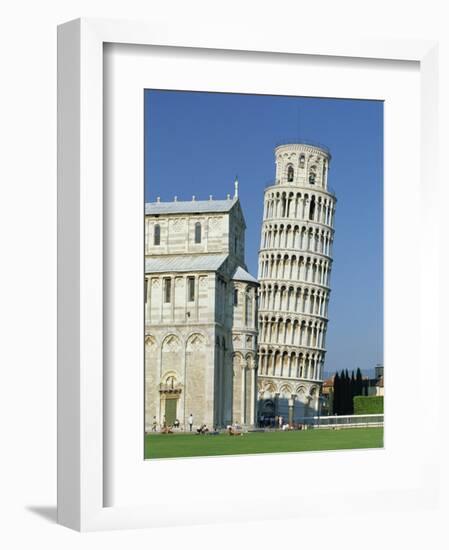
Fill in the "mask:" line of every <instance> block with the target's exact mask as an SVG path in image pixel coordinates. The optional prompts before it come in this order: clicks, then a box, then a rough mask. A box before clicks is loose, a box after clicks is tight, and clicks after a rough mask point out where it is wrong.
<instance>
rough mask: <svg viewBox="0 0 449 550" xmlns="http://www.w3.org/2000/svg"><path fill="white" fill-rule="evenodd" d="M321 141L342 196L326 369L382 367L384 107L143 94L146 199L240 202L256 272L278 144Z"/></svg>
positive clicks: (333, 183) (331, 183)
mask: <svg viewBox="0 0 449 550" xmlns="http://www.w3.org/2000/svg"><path fill="white" fill-rule="evenodd" d="M301 139H305V140H311V141H314V142H318V143H322V144H324V145H326V146H327V147H329V149H330V151H331V154H332V160H331V164H330V171H329V187H331V188H332V189H333V190H334V191H335V193H336V195H337V199H338V203H337V212H336V218H335V240H334V263H333V268H332V280H331V288H332V294H331V300H330V304H329V326H328V333H327V350H328V351H327V357H326V364H325V371H330V372H332V371H335V370H341V369H343V368H347V369H349V370H352V369H355V368H357V367H360V368H361V369H363V370H365V369H370V368H372V367H374V366H375V364H376V363H381V362H383V103H382V102H380V101H366V100H351V99H321V98H301V97H284V96H259V95H240V94H217V93H207V92H174V91H156V90H146V91H145V200H146V201H154V200H156V197H158V196H160V197H161V200H162V201H167V200H173V197H174V195H177V196H178V198H179V200H191V198H192V195H196V197H197V199H198V200H200V199H207V198H208V197H209V195H213V196H214V198H217V199H218V198H225V197H226V194H227V193H230V194H231V195H232V194H233V192H234V185H233V182H234V178H235V175H236V174H238V178H239V182H240V186H239V196H240V201H241V204H242V208H243V213H244V215H245V219H246V225H247V230H246V261H247V265H248V268H249V270H250V271H251V273H252V274H254V275H255V276H257V255H258V249H259V243H260V227H261V221H262V212H263V190H264V188H265V187H266V186H267V185H268V184H269V183H271V182H272V181H273V179H274V154H273V149H274V147H275V146H276V144H278V143H279V142H284V141H301Z"/></svg>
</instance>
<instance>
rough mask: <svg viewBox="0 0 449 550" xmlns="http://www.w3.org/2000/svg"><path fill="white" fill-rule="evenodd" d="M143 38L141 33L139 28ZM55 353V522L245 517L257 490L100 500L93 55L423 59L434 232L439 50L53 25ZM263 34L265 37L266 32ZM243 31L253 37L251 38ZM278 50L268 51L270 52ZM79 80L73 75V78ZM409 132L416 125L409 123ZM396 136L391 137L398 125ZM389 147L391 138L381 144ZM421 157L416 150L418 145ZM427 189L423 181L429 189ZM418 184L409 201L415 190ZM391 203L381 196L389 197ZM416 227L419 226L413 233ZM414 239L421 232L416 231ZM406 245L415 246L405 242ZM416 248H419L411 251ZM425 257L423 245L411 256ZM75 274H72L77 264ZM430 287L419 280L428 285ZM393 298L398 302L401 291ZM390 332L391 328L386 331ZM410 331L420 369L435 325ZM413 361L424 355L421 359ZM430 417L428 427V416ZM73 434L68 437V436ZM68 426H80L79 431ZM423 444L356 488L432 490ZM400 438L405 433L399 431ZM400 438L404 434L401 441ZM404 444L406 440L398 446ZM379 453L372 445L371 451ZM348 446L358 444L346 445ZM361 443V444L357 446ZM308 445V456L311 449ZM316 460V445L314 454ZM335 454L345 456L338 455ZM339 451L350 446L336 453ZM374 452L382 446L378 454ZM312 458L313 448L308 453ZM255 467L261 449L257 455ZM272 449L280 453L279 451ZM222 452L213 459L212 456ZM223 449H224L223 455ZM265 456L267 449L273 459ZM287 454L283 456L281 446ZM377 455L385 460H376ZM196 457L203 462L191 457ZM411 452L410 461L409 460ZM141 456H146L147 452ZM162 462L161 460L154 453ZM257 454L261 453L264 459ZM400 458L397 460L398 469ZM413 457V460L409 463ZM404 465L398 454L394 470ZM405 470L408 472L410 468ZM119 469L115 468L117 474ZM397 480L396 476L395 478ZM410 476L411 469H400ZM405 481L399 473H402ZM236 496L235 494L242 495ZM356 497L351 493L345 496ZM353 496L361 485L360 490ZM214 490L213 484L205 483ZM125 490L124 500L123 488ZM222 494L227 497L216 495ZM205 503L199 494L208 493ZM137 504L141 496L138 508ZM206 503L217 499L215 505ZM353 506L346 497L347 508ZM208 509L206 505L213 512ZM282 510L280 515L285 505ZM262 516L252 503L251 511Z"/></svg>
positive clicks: (409, 498)
mask: <svg viewBox="0 0 449 550" xmlns="http://www.w3.org/2000/svg"><path fill="white" fill-rule="evenodd" d="M149 36H151V37H152V39H151V40H148V38H147V37H149ZM59 40H60V45H59V52H60V57H59V90H60V94H59V124H60V134H59V135H60V140H59V189H60V193H59V220H60V225H59V258H60V264H59V265H60V271H59V296H58V298H59V307H60V309H59V340H58V342H59V356H58V374H59V381H58V398H59V399H58V401H59V406H58V422H59V425H58V438H59V441H58V452H59V455H58V474H59V475H58V517H59V521H60V523H63V524H65V525H68V526H70V527H73V528H77V529H82V530H92V529H104V528H117V527H138V526H155V525H164V524H172V523H174V522H175V523H183V522H184V523H190V522H192V521H200V522H201V521H220V520H223V519H236V520H237V519H249V518H250V517H251V514H250V513H249V512H250V511H251V510H254V507H255V505H257V500H258V498H259V495H256V497H254V496H248V498H247V500H244V499H241V500H239V501H238V503H236V502H235V501H234V502H233V501H232V500H229V501H228V503H229V505H228V508H227V510H228V511H227V513H225V514H221V515H220V517H217V506H216V504H217V502H216V501H217V498H216V497H215V498H214V507H213V506H210V505H209V506H208V507H205V506H204V503H203V513H199V514H198V510H199V509H195V517H193V518H192V517H190V514H187V513H186V514H184V518H182V517H175V518H174V517H173V516H171V517H164V513H163V510H157V509H155V508H154V506H153V507H150V506H148V505H147V506H138V504H139V503H137V502H135V503H130V502H127V504H134V506H129V507H126V508H125V507H121V508H119V507H117V506H114V507H109V508H104V507H103V483H102V480H103V461H102V458H103V450H102V436H103V426H102V422H103V410H102V408H103V401H102V383H103V380H102V366H103V345H102V344H103V331H102V326H103V325H102V320H103V303H102V295H103V294H102V293H103V290H102V288H103V287H102V279H103V271H102V270H103V262H102V260H103V248H102V243H103V233H102V228H103V219H102V205H103V195H102V192H103V186H102V151H103V143H102V122H103V121H102V63H103V43H104V42H112V43H127V44H149V43H151V44H167V45H171V46H189V47H199V46H201V47H209V48H215V47H226V48H227V49H234V50H243V49H249V50H260V51H277V52H282V51H284V52H290V53H294V52H297V53H307V54H313V55H333V56H345V57H347V56H350V57H365V58H376V57H379V58H384V59H405V60H417V61H420V62H421V82H422V99H421V101H422V107H423V109H422V113H421V116H422V128H421V141H422V142H423V143H425V144H426V146H425V147H424V148H423V151H422V168H421V170H422V174H421V175H422V176H424V175H425V183H426V185H425V187H424V185H423V183H424V180H423V179H422V183H421V187H420V189H418V188H415V191H418V192H419V191H421V193H425V197H426V200H425V201H423V205H422V207H421V215H422V218H421V219H422V221H423V224H425V226H426V227H429V228H431V229H432V233H431V234H432V235H436V234H437V228H436V227H435V224H436V223H437V222H436V220H435V219H434V218H432V215H431V212H432V210H431V207H432V199H433V200H434V199H435V193H433V192H432V188H433V189H434V190H435V189H436V185H437V183H436V177H432V175H433V176H435V173H434V172H433V173H432V170H434V168H433V167H434V163H433V162H429V161H430V159H431V158H432V160H433V159H434V151H435V150H436V147H435V146H436V109H435V107H434V105H435V98H434V94H435V93H436V90H435V88H433V87H432V85H431V83H432V79H435V77H436V69H437V60H436V54H435V50H434V44H432V43H429V42H417V41H409V42H399V43H398V42H394V41H393V42H385V41H382V42H376V41H369V42H359V43H350V44H345V43H342V42H340V43H339V44H335V43H334V41H333V42H332V44H325V43H323V42H320V44H312V43H311V42H310V41H308V42H307V44H305V43H304V44H302V43H301V40H296V39H295V40H294V42H295V43H294V44H293V43H288V40H289V38H288V37H287V38H286V42H285V43H283V44H280V43H279V41H278V40H276V43H273V42H272V40H271V39H270V38H259V37H257V36H255V35H254V34H252V35H251V37H250V38H248V37H243V38H242V37H235V38H233V39H232V40H230V39H229V40H228V39H226V40H225V41H221V42H220V36H219V34H218V35H214V36H213V38H212V37H207V38H204V37H202V39H201V40H200V39H198V38H196V39H192V38H191V37H189V36H188V32H187V33H186V36H179V34H178V35H177V36H176V37H174V36H170V33H169V32H167V31H166V30H162V29H158V28H157V27H156V26H154V25H151V24H144V25H143V24H137V23H118V22H109V21H91V20H88V21H84V20H83V21H76V22H72V23H68V24H66V25H63V26H62V27H60V30H59ZM270 41H271V43H270ZM249 42H251V43H249ZM275 57H276V56H275ZM78 83H79V86H78V85H77V84H78ZM407 131H408V132H410V133H412V134H414V135H416V133H417V132H418V129H417V128H416V127H413V126H412V127H411V128H410V127H409V128H407ZM398 137H399V136H398ZM387 147H388V144H387ZM417 156H418V155H417ZM429 188H430V189H429ZM419 198H420V197H419V194H418V195H417V194H416V193H415V195H414V196H413V197H412V199H411V200H412V202H413V201H415V206H416V201H419ZM387 206H388V205H387ZM421 235H422V233H421V234H420V236H421ZM417 238H418V236H417ZM423 239H424V242H423V244H425V246H423V247H422V248H423V249H425V250H426V255H425V260H426V261H425V262H421V276H422V278H421V280H426V279H427V280H429V279H428V276H433V279H434V273H435V266H436V265H437V264H436V260H437V257H438V241H437V240H436V239H429V238H428V234H427V232H426V236H424V237H423ZM408 252H409V253H412V254H413V250H408ZM418 256H419V255H418ZM419 258H420V260H422V259H423V258H422V256H419ZM78 273H79V279H78V277H77V274H78ZM432 288H433V290H431V292H432V294H431V296H430V299H429V294H428V293H427V295H426V297H425V299H424V293H423V292H422V289H421V293H420V295H421V298H422V299H421V304H420V311H421V316H420V318H421V319H429V318H436V316H437V311H436V307H437V301H436V298H437V296H438V286H437V285H434V286H433V287H432ZM427 290H428V288H427ZM401 303H402V304H403V305H404V306H406V304H407V302H406V297H404V300H403V301H401ZM387 335H388V333H387ZM415 335H416V337H417V338H418V339H420V341H421V344H423V343H424V342H425V344H426V347H425V359H426V361H430V367H429V369H430V370H429V372H430V373H432V375H433V374H434V373H435V374H436V366H437V365H438V357H437V351H436V350H437V346H436V345H435V344H436V343H437V340H436V339H437V337H438V333H437V329H436V328H435V327H434V326H433V327H431V328H429V324H428V323H425V322H422V323H421V326H420V330H419V331H416V333H415ZM421 361H422V360H421ZM436 412H437V409H436V406H434V407H430V409H429V416H428V417H427V418H430V419H432V418H436ZM433 425H435V426H436V423H434V424H433ZM68 434H70V436H68ZM73 434H79V440H78V438H77V437H75V436H74V435H73ZM426 435H427V437H426V439H427V441H428V443H429V445H428V447H427V449H428V452H427V453H426V454H425V455H424V454H423V455H422V456H420V465H421V471H420V472H418V471H417V470H416V468H415V469H414V472H413V473H414V475H415V482H414V483H411V484H410V482H405V485H404V483H402V485H401V483H399V484H398V485H397V486H396V487H391V490H390V491H386V492H377V493H376V492H374V493H373V494H371V493H370V492H369V491H365V492H364V493H363V495H364V496H365V497H368V496H371V497H372V502H375V504H376V505H377V506H379V505H382V504H385V505H391V504H392V503H393V505H395V504H396V505H397V504H398V503H399V502H401V503H402V504H407V505H408V506H418V505H419V503H421V502H422V500H423V499H425V500H427V501H428V500H429V499H430V500H431V501H432V502H433V501H434V498H435V491H436V482H437V479H436V478H433V477H432V476H429V475H426V472H429V469H430V470H431V471H432V472H433V471H434V468H433V466H434V462H435V460H436V458H435V456H434V450H435V447H434V443H435V442H436V428H435V429H429V430H426ZM402 443H404V444H405V442H401V443H400V445H402ZM405 445H406V444H405ZM406 448H407V446H404V448H403V451H405V450H406ZM378 452H381V451H378ZM355 454H357V453H355ZM361 454H363V453H361ZM309 456H311V455H309ZM313 456H314V457H315V459H314V460H316V461H317V462H318V461H320V460H322V459H320V456H321V457H325V456H326V455H325V454H322V455H320V454H315V455H313ZM339 456H344V454H340V455H339ZM345 456H346V457H348V456H349V455H345ZM380 456H382V455H380ZM317 457H318V458H317ZM252 458H253V457H240V458H239V459H227V460H238V461H239V463H240V464H245V462H246V463H248V461H249V460H250V459H252ZM257 458H258V460H260V462H261V464H262V467H263V466H264V463H265V462H266V461H267V460H268V461H269V460H270V458H269V457H265V456H264V457H257ZM276 458H277V459H279V457H276ZM218 460H220V459H218ZM224 460H226V459H224ZM271 460H272V458H271ZM280 460H281V461H288V460H290V457H288V456H286V457H282V458H280ZM379 460H382V459H379ZM198 462H201V461H200V460H198ZM411 463H413V461H411ZM145 464H147V463H145ZM160 464H162V461H161V462H160ZM265 465H266V464H265ZM403 465H404V471H405V470H406V469H407V468H405V464H404V461H403ZM413 466H416V462H415V463H413ZM400 471H401V468H400V464H398V479H399V478H400V477H401V476H400V475H399V473H400ZM409 473H410V472H409ZM118 477H119V479H123V472H121V474H120V475H119V476H118ZM402 479H403V481H404V480H405V478H404V477H402ZM408 479H410V478H408ZM407 483H408V484H407ZM240 496H241V495H240ZM352 496H354V495H352ZM359 496H360V495H359ZM210 497H211V498H212V494H210ZM325 499H326V493H324V494H323V493H321V492H320V493H319V494H316V495H315V497H314V496H313V495H309V498H308V501H307V502H304V500H303V501H302V502H298V504H297V506H296V507H293V509H292V508H289V512H288V513H289V515H290V514H294V515H307V514H309V513H317V510H318V512H319V511H320V507H319V503H320V501H323V500H325ZM344 499H345V502H346V504H345V506H346V510H347V509H348V506H350V502H351V492H350V491H348V492H347V493H345V495H344ZM125 500H126V499H125ZM218 500H220V504H221V505H223V504H224V505H225V504H226V498H224V499H218ZM206 504H207V503H206ZM136 505H137V506H138V507H136ZM214 508H215V510H213V509H214ZM351 509H352V508H351ZM211 510H213V511H212V512H211ZM283 516H284V517H285V516H286V514H285V513H284V514H283ZM254 517H257V518H258V519H260V511H259V510H257V514H256V516H254Z"/></svg>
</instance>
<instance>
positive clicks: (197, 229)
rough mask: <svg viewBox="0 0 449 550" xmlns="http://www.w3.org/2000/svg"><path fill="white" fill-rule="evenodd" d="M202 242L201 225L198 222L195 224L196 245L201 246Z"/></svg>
mask: <svg viewBox="0 0 449 550" xmlns="http://www.w3.org/2000/svg"><path fill="white" fill-rule="evenodd" d="M200 242H201V224H200V222H196V224H195V243H196V244H199V243H200Z"/></svg>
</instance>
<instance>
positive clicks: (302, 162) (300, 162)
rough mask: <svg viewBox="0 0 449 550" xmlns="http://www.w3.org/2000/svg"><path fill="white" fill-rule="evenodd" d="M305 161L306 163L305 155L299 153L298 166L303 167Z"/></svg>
mask: <svg viewBox="0 0 449 550" xmlns="http://www.w3.org/2000/svg"><path fill="white" fill-rule="evenodd" d="M305 163H306V157H305V156H304V155H301V156H300V157H299V167H300V168H304V165H305Z"/></svg>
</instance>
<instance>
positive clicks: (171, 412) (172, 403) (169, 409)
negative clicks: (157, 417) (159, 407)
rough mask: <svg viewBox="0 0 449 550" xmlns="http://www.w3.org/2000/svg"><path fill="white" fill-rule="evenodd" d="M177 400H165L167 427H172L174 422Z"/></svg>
mask: <svg viewBox="0 0 449 550" xmlns="http://www.w3.org/2000/svg"><path fill="white" fill-rule="evenodd" d="M177 402H178V400H177V399H176V398H168V399H165V422H166V423H167V426H173V424H174V422H175V420H176V404H177Z"/></svg>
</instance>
